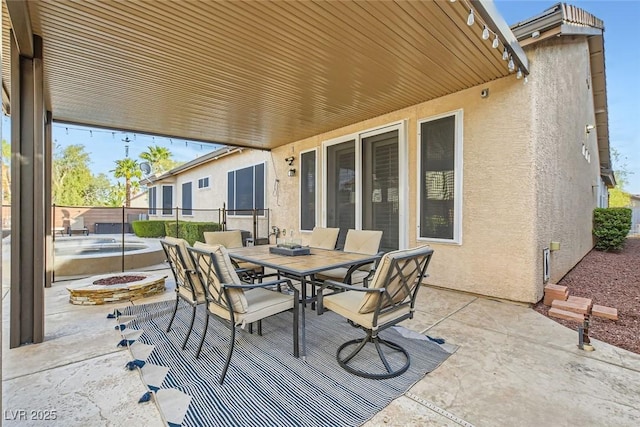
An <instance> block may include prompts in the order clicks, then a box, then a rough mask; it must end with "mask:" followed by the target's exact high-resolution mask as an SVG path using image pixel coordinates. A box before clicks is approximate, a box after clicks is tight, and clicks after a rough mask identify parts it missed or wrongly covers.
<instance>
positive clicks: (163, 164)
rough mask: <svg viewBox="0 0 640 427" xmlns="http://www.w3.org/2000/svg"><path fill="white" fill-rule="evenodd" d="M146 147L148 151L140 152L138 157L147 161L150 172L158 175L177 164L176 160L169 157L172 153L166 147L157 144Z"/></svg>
mask: <svg viewBox="0 0 640 427" xmlns="http://www.w3.org/2000/svg"><path fill="white" fill-rule="evenodd" d="M147 148H148V151H144V152H142V153H140V158H141V159H142V160H145V161H147V162H149V165H150V166H151V173H152V174H155V175H159V174H161V173H162V172H166V171H168V170H170V169H173V168H174V167H175V166H177V162H176V161H174V160H173V159H172V158H171V156H172V154H171V151H169V149H168V148H165V147H160V146H158V145H151V146H148V147H147Z"/></svg>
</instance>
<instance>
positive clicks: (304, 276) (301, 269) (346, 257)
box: [228, 245, 379, 360]
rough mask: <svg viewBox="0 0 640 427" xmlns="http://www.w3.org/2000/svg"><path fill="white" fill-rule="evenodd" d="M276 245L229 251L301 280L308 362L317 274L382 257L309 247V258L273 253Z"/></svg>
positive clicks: (302, 325)
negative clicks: (309, 306)
mask: <svg viewBox="0 0 640 427" xmlns="http://www.w3.org/2000/svg"><path fill="white" fill-rule="evenodd" d="M273 246H274V245H260V246H247V247H241V248H233V249H228V251H229V256H230V257H231V258H232V259H235V260H236V261H246V262H250V263H253V264H257V265H261V266H263V267H267V268H271V269H274V270H276V271H278V273H279V274H281V275H283V276H285V277H289V278H293V279H295V280H299V281H300V284H301V288H302V289H301V294H302V301H301V302H302V304H300V306H301V307H302V312H301V318H300V320H301V321H300V325H301V326H300V327H301V329H302V330H301V333H302V358H303V360H306V334H305V308H306V303H307V302H312V301H314V299H315V298H314V296H315V292H314V288H313V286H315V284H316V283H317V282H316V280H315V274H316V273H320V272H322V271H327V270H332V269H334V268H341V267H345V268H349V267H351V266H352V265H356V264H367V263H370V262H375V261H376V260H377V259H378V258H379V255H367V254H359V253H352V252H344V251H337V250H329V249H316V248H309V249H310V253H309V254H308V255H297V256H289V255H281V254H276V253H271V252H270V249H269V248H271V247H273ZM308 284H310V285H311V286H312V292H311V297H307V285H308Z"/></svg>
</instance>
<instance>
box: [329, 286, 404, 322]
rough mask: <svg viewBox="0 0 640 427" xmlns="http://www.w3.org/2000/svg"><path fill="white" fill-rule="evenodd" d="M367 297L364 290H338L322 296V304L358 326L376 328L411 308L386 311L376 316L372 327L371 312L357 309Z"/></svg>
mask: <svg viewBox="0 0 640 427" xmlns="http://www.w3.org/2000/svg"><path fill="white" fill-rule="evenodd" d="M365 298H368V295H367V294H366V293H365V292H358V291H346V292H338V293H336V294H333V295H329V296H326V297H324V298H323V305H324V307H325V308H327V309H329V310H331V311H333V312H335V313H337V314H339V315H340V316H342V317H345V318H347V319H349V320H352V321H353V322H355V323H357V324H358V325H360V326H363V327H365V328H367V329H377V327H378V325H383V324H385V323H388V322H390V321H392V320H394V319H396V318H397V317H399V316H402V315H403V314H406V313H409V311H410V310H411V308H410V307H409V306H408V305H406V306H402V307H400V308H399V309H398V310H396V311H392V312H387V313H384V314H382V315H380V316H379V317H378V323H377V325H376V326H375V328H374V325H373V312H369V313H360V312H358V309H359V308H360V306H361V305H362V300H363V299H365Z"/></svg>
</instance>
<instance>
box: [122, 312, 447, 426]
mask: <svg viewBox="0 0 640 427" xmlns="http://www.w3.org/2000/svg"><path fill="white" fill-rule="evenodd" d="M173 304H174V302H173V301H165V302H160V303H154V304H146V305H138V306H130V307H128V308H127V309H125V310H124V312H123V313H122V314H123V315H125V316H135V318H134V319H133V320H131V321H130V322H128V325H127V328H128V329H129V330H132V329H133V330H136V329H137V330H142V331H144V332H143V333H142V334H141V336H140V337H139V338H138V342H142V343H145V344H150V345H153V346H154V349H153V351H152V352H151V354H150V355H149V356H148V359H147V362H148V363H150V364H154V365H160V366H166V367H168V368H169V372H168V373H167V375H166V377H165V378H164V382H163V383H162V384H161V386H160V388H161V389H164V388H173V389H177V390H180V391H182V392H183V393H185V394H187V395H189V396H191V402H190V404H189V408H188V410H187V412H186V415H185V416H184V420H183V422H182V425H183V426H204V425H207V426H232V425H237V426H275V425H277V426H358V425H361V424H362V423H364V422H366V421H367V420H369V419H370V418H371V417H373V416H374V415H375V414H376V413H378V412H379V411H380V410H381V409H383V408H384V407H385V406H386V405H388V404H389V403H390V402H391V401H392V400H394V399H395V398H397V397H399V396H401V395H402V394H403V393H404V392H406V391H407V390H408V389H409V388H410V387H411V386H412V385H413V384H415V383H416V382H417V381H419V380H420V379H421V378H423V377H424V375H425V374H427V373H429V372H431V371H433V370H434V369H436V368H437V367H438V366H439V365H440V364H441V363H442V362H444V361H445V360H446V359H447V357H449V356H450V355H451V354H452V353H453V351H455V346H451V345H448V344H447V345H439V344H437V343H435V342H432V341H431V340H429V339H426V337H425V336H424V335H419V334H417V333H414V332H411V331H408V330H406V329H404V328H397V329H389V330H386V331H383V332H382V333H381V334H380V336H381V337H382V338H386V339H389V340H391V341H394V342H396V343H398V344H400V345H401V346H403V347H404V348H405V349H406V350H407V351H408V352H409V354H410V357H411V366H410V368H409V370H408V371H407V372H405V373H404V374H402V375H400V376H398V377H396V378H391V379H385V380H372V379H366V378H361V377H358V376H355V375H352V374H350V373H348V372H346V371H345V370H344V369H342V368H341V367H340V366H339V365H338V362H337V361H336V350H337V349H338V347H339V346H340V345H341V344H342V343H344V342H346V341H348V340H350V339H353V338H359V337H362V336H364V332H363V331H362V330H360V329H356V328H353V327H351V326H350V325H349V324H347V322H346V321H345V320H344V319H343V318H342V317H340V316H338V315H336V314H335V313H332V312H325V313H324V314H323V315H322V316H317V315H316V313H315V312H314V311H310V310H309V308H307V322H306V335H307V359H306V362H303V360H302V358H300V359H296V358H294V357H293V355H292V342H291V340H292V337H291V334H292V332H291V327H292V314H291V313H287V312H285V313H281V314H280V315H277V316H274V317H271V318H268V319H266V320H264V321H263V335H262V336H259V335H258V334H257V333H256V331H255V329H254V333H253V334H250V333H248V331H246V330H242V329H239V328H238V329H237V333H236V346H235V349H234V353H233V357H232V359H231V366H230V367H229V371H228V373H227V377H226V379H225V383H224V385H222V386H221V385H219V384H218V378H219V376H220V372H221V370H222V367H223V366H224V361H225V358H226V354H227V349H228V345H229V337H230V335H229V329H228V327H227V325H226V324H224V323H222V322H220V321H218V320H217V319H216V318H213V317H212V318H211V319H210V321H209V330H208V333H207V335H206V340H205V343H204V346H203V350H202V353H201V355H200V358H199V359H196V358H195V352H196V350H197V347H198V344H199V341H200V337H201V336H202V335H201V334H202V329H203V327H204V306H200V307H198V313H197V316H196V322H195V325H194V329H193V332H192V334H191V337H190V339H189V342H188V344H187V348H186V349H185V350H181V346H182V341H183V339H184V334H185V333H186V331H187V329H188V322H189V320H190V315H191V308H190V307H188V306H187V305H186V304H184V305H183V303H181V305H180V307H179V309H178V313H177V315H176V319H175V320H174V323H173V327H172V330H171V332H169V333H166V332H165V330H166V328H167V325H168V323H169V319H170V316H171V313H172V311H173ZM132 332H133V331H132ZM407 336H411V337H412V338H408V337H407ZM370 356H371V358H368V356H367V355H366V354H365V355H364V356H363V359H368V360H376V359H377V356H376V355H375V354H370ZM358 357H360V356H358ZM391 362H392V363H393V360H392V361H391Z"/></svg>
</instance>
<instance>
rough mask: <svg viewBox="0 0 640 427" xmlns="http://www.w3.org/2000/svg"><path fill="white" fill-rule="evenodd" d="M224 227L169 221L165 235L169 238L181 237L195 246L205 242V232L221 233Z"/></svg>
mask: <svg viewBox="0 0 640 427" xmlns="http://www.w3.org/2000/svg"><path fill="white" fill-rule="evenodd" d="M220 230H222V227H221V226H220V224H218V223H217V222H192V221H179V222H178V223H176V222H175V221H167V222H166V225H165V233H166V235H167V236H172V237H180V238H181V239H185V240H186V241H187V242H189V244H190V245H193V244H194V243H195V242H204V232H205V231H220Z"/></svg>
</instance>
